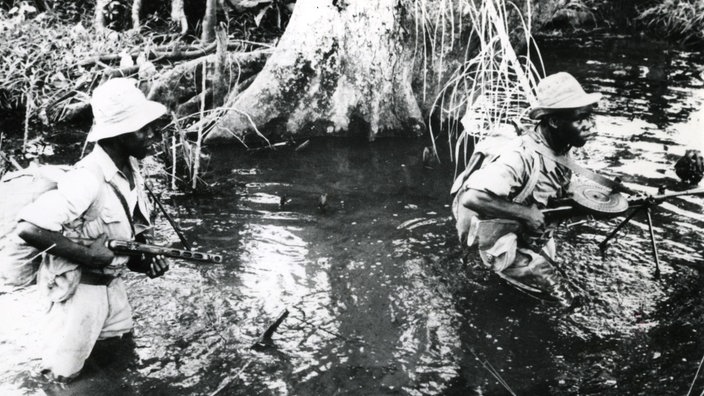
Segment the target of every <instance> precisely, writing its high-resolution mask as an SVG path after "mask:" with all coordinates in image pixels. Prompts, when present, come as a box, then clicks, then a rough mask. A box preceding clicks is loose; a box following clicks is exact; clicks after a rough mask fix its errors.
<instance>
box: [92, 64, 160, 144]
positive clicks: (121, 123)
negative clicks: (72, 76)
mask: <svg viewBox="0 0 704 396" xmlns="http://www.w3.org/2000/svg"><path fill="white" fill-rule="evenodd" d="M90 105H91V107H92V109H93V128H92V129H91V130H90V133H88V141H89V142H97V141H98V140H101V139H107V138H111V137H115V136H119V135H123V134H126V133H130V132H135V131H137V130H139V129H140V128H142V127H144V126H145V125H147V124H149V123H150V122H152V121H154V120H156V119H157V118H159V117H161V116H163V115H164V114H166V106H164V105H163V104H161V103H158V102H154V101H152V100H148V99H147V98H146V96H144V93H142V91H140V90H139V88H137V80H135V79H133V78H113V79H112V80H108V81H106V82H105V83H103V84H102V85H101V86H99V87H98V88H96V89H95V91H93V96H92V97H91V99H90Z"/></svg>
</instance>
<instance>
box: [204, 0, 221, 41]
mask: <svg viewBox="0 0 704 396" xmlns="http://www.w3.org/2000/svg"><path fill="white" fill-rule="evenodd" d="M217 12H218V2H217V0H206V2H205V15H203V32H202V33H201V38H200V39H201V41H203V42H204V43H210V42H212V41H213V40H214V39H215V24H216V23H217Z"/></svg>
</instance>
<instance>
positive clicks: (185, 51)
mask: <svg viewBox="0 0 704 396" xmlns="http://www.w3.org/2000/svg"><path fill="white" fill-rule="evenodd" d="M242 45H252V46H259V47H261V48H265V49H271V48H273V46H272V45H271V44H266V43H258V42H255V41H249V40H229V42H228V43H227V49H228V51H239V50H241V49H242ZM216 47H217V44H216V43H211V44H209V45H207V46H205V47H203V46H187V47H179V48H176V49H174V48H172V47H157V48H154V49H152V50H150V51H149V52H148V53H146V54H145V56H146V60H149V61H154V62H157V61H179V60H189V59H193V58H198V57H201V56H204V55H209V54H212V53H214V52H215V50H216ZM142 52H143V51H141V50H135V51H132V52H130V53H129V55H130V56H131V57H133V58H136V57H137V56H139V54H140V53H142ZM121 58H122V57H121V56H120V55H119V54H103V55H97V56H93V57H90V58H88V59H85V60H83V61H81V62H79V63H78V66H83V67H86V66H92V65H95V64H99V63H115V62H119V61H120V59H121Z"/></svg>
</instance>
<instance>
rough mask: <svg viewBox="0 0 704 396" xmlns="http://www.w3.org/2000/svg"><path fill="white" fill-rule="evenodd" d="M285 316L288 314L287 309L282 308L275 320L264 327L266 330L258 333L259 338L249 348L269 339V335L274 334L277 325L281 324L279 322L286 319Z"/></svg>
mask: <svg viewBox="0 0 704 396" xmlns="http://www.w3.org/2000/svg"><path fill="white" fill-rule="evenodd" d="M287 316H288V309H286V308H284V310H283V311H281V313H280V314H279V316H278V317H277V318H276V320H275V321H274V322H273V323H272V324H270V325H269V327H267V328H266V330H264V332H263V333H262V335H260V336H259V338H257V341H255V342H254V344H252V346H251V347H250V348H256V347H257V346H258V345H260V344H261V343H263V342H264V341H269V340H271V336H272V335H274V332H275V331H276V329H278V328H279V326H281V323H283V321H284V319H286V317H287Z"/></svg>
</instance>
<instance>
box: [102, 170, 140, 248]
mask: <svg viewBox="0 0 704 396" xmlns="http://www.w3.org/2000/svg"><path fill="white" fill-rule="evenodd" d="M108 184H109V185H110V187H111V188H112V191H114V192H115V195H116V196H117V199H119V200H120V204H121V205H122V209H124V210H125V215H127V221H129V222H130V228H131V229H132V236H135V235H137V233H136V232H135V230H134V220H133V219H132V214H131V213H130V206H129V205H128V204H127V200H126V199H125V196H124V195H122V193H121V192H120V190H119V189H118V188H117V186H116V185H115V183H113V182H112V181H109V182H108Z"/></svg>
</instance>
